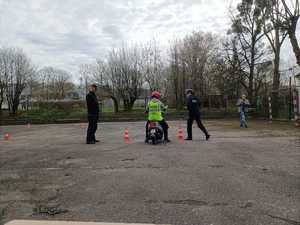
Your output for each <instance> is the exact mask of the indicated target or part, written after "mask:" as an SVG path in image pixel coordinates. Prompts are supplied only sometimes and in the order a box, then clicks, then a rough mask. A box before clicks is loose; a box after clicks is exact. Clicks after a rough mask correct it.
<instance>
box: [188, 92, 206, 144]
mask: <svg viewBox="0 0 300 225" xmlns="http://www.w3.org/2000/svg"><path fill="white" fill-rule="evenodd" d="M186 95H187V108H188V111H189V118H188V121H187V133H188V137H187V138H186V139H185V140H187V141H191V140H193V131H192V127H193V122H194V120H196V122H197V124H198V127H199V128H200V129H201V130H202V132H203V133H204V134H205V137H206V140H207V141H208V140H209V138H210V135H209V134H208V132H207V130H206V129H205V127H204V126H203V124H202V121H201V113H200V105H201V103H200V100H199V99H198V98H197V97H196V96H194V92H193V90H191V89H189V90H187V91H186Z"/></svg>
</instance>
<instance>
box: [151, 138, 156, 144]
mask: <svg viewBox="0 0 300 225" xmlns="http://www.w3.org/2000/svg"><path fill="white" fill-rule="evenodd" d="M151 142H152V144H153V145H156V138H155V137H153V138H152V141H151Z"/></svg>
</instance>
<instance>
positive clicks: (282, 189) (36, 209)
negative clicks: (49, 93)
mask: <svg viewBox="0 0 300 225" xmlns="http://www.w3.org/2000/svg"><path fill="white" fill-rule="evenodd" d="M170 125H171V130H170V137H171V139H172V142H171V143H170V144H160V145H156V146H152V145H146V144H144V142H143V141H144V123H140V122H136V123H104V124H99V127H100V130H99V139H100V140H101V143H99V144H97V145H85V144H84V142H85V127H84V126H83V125H81V124H68V125H39V126H38V125H36V126H31V127H30V128H29V127H27V126H7V127H0V135H1V141H0V224H1V223H5V222H7V221H10V220H12V219H46V220H74V221H76V220H77V221H95V222H126V223H157V224H174V225H177V224H178V225H185V224H187V225H211V224H213V225H273V224H274V225H275V224H276V225H277V224H278V225H284V224H300V130H299V128H294V127H293V126H291V125H288V124H285V123H273V124H269V123H268V122H265V121H252V122H250V128H248V129H242V130H241V129H240V128H239V124H238V121H233V120H229V121H225V120H218V121H212V120H211V121H205V125H206V126H207V127H208V130H209V131H210V133H211V135H212V138H211V140H210V141H208V142H206V141H205V140H204V136H202V134H201V133H200V131H199V130H198V129H196V127H195V128H194V130H195V132H194V137H195V139H194V141H192V142H181V141H179V140H177V139H176V132H177V128H178V127H179V126H183V127H184V128H185V122H183V121H176V122H170ZM125 128H128V129H129V135H130V138H131V140H130V143H129V144H127V143H124V140H123V132H124V129H125ZM5 133H9V134H11V139H10V140H8V141H4V140H3V136H4V134H5Z"/></svg>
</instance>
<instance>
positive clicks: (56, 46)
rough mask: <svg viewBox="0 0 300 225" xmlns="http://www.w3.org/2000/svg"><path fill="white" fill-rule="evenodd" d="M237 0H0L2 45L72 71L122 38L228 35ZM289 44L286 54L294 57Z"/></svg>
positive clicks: (40, 62)
mask: <svg viewBox="0 0 300 225" xmlns="http://www.w3.org/2000/svg"><path fill="white" fill-rule="evenodd" d="M237 2H238V0H180V1H178V0H129V1H126V0H0V46H13V47H21V48H23V49H24V50H25V52H26V53H27V54H28V55H29V56H30V57H31V58H32V60H33V62H34V63H35V64H36V65H37V66H39V67H42V66H55V67H58V68H60V69H65V70H68V71H69V72H72V73H73V74H74V75H76V72H77V70H78V65H79V64H81V63H90V62H92V61H93V60H94V59H95V58H96V57H101V56H105V54H106V53H107V51H108V50H109V49H111V48H112V47H118V46H120V45H122V43H124V42H129V43H131V42H146V41H148V40H150V39H153V38H155V39H157V40H159V41H161V42H162V43H167V41H168V40H172V39H174V37H177V38H180V37H183V36H184V35H186V34H188V33H190V32H192V31H194V30H195V31H198V30H201V31H206V32H213V33H219V34H222V35H224V34H226V30H227V29H228V28H229V27H230V21H229V18H228V8H229V7H230V6H235V5H236V3H237ZM288 45H289V44H288V43H287V44H286V46H285V49H284V57H285V58H286V59H287V58H293V57H292V52H291V49H290V47H289V46H288Z"/></svg>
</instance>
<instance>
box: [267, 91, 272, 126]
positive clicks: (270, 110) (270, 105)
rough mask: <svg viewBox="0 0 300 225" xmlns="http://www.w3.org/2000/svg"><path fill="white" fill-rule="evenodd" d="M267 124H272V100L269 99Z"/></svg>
mask: <svg viewBox="0 0 300 225" xmlns="http://www.w3.org/2000/svg"><path fill="white" fill-rule="evenodd" d="M268 100H269V122H270V123H272V120H273V115H272V98H271V97H269V98H268Z"/></svg>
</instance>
